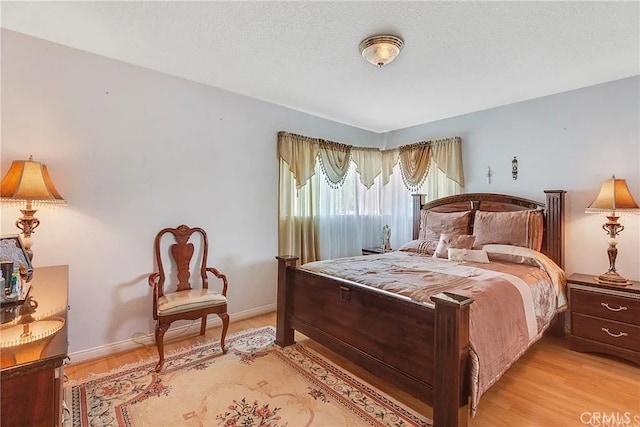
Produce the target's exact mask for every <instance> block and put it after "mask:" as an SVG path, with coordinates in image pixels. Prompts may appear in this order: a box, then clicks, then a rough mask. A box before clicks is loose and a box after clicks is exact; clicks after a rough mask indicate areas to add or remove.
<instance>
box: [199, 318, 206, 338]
mask: <svg viewBox="0 0 640 427" xmlns="http://www.w3.org/2000/svg"><path fill="white" fill-rule="evenodd" d="M206 330H207V315H206V314H205V315H204V316H202V322H200V335H204V332H205V331H206Z"/></svg>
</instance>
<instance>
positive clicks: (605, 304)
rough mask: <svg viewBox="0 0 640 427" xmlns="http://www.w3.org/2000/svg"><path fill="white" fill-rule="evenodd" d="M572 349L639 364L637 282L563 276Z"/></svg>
mask: <svg viewBox="0 0 640 427" xmlns="http://www.w3.org/2000/svg"><path fill="white" fill-rule="evenodd" d="M567 286H568V288H569V310H570V314H571V334H570V336H569V340H570V341H569V342H570V347H571V349H572V350H576V351H583V352H596V353H606V354H610V355H614V356H618V357H621V358H624V359H627V360H629V361H631V362H634V363H637V364H639V365H640V282H635V281H631V282H630V284H629V285H628V286H625V287H620V286H617V285H611V284H606V283H601V282H599V281H598V280H597V279H596V278H595V277H593V276H592V275H588V274H573V275H571V276H570V277H569V278H568V279H567Z"/></svg>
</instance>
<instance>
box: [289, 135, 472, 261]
mask: <svg viewBox="0 0 640 427" xmlns="http://www.w3.org/2000/svg"><path fill="white" fill-rule="evenodd" d="M278 155H279V188H278V200H279V205H278V253H279V254H280V255H296V256H299V257H300V262H301V263H306V262H311V261H315V260H317V259H318V254H319V248H318V235H319V233H318V222H319V221H318V211H319V209H318V197H317V194H316V193H317V192H318V187H317V186H318V184H319V179H321V178H320V177H318V176H314V175H315V164H316V159H319V161H320V164H321V166H322V171H323V175H324V178H325V179H326V180H327V182H328V183H329V185H330V186H332V187H334V188H338V187H340V186H341V185H342V184H343V182H344V179H345V177H346V174H347V172H348V170H349V164H350V161H351V160H353V162H354V163H355V164H356V171H357V172H358V174H359V176H360V182H361V183H362V184H363V185H364V186H365V187H366V188H371V186H372V185H373V183H374V181H375V179H376V177H377V176H378V175H380V179H381V180H382V184H383V185H386V184H388V183H389V180H390V177H391V173H392V170H393V168H394V167H395V165H396V164H397V163H398V162H400V170H401V174H402V179H403V181H404V183H405V186H406V187H407V188H408V189H409V190H410V191H416V190H417V189H418V188H419V187H420V186H421V184H422V183H423V182H424V181H425V178H426V176H427V175H428V172H429V166H430V164H431V162H432V161H433V162H434V163H435V164H436V165H437V167H438V169H440V170H442V171H443V173H444V174H446V176H447V177H448V178H449V179H451V180H453V181H455V182H456V183H457V184H459V185H460V186H464V175H463V171H462V150H461V140H460V138H458V137H456V138H448V139H443V140H438V141H423V142H419V143H416V144H410V145H405V146H402V147H400V148H394V149H391V150H383V151H381V150H379V149H377V148H366V147H353V146H350V145H345V144H340V143H337V142H331V141H324V140H320V139H317V138H309V137H306V136H302V135H296V134H293V133H289V132H278Z"/></svg>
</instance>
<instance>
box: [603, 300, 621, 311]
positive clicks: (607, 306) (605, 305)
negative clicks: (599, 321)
mask: <svg viewBox="0 0 640 427" xmlns="http://www.w3.org/2000/svg"><path fill="white" fill-rule="evenodd" d="M600 305H601V306H603V307H604V308H606V309H607V310H611V311H622V310H626V309H627V307H625V306H624V305H620V306H618V308H612V307H609V304H607V303H606V302H601V303H600Z"/></svg>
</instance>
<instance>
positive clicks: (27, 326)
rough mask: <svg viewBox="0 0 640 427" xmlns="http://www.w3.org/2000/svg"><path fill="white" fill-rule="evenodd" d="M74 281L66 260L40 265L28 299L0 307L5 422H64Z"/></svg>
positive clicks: (0, 351)
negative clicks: (61, 263) (70, 291)
mask: <svg viewBox="0 0 640 427" xmlns="http://www.w3.org/2000/svg"><path fill="white" fill-rule="evenodd" d="M68 281H69V271H68V266H66V265H64V266H54V267H41V268H36V269H34V272H33V278H32V280H31V290H30V292H29V296H28V298H27V300H26V301H25V302H24V303H23V304H20V305H13V306H3V307H2V309H0V314H1V317H2V324H1V325H0V356H1V357H0V359H1V364H0V366H1V371H0V373H1V378H0V382H1V388H2V390H1V392H2V394H1V398H2V412H1V414H2V415H1V416H2V418H1V423H2V425H3V426H5V425H6V426H34V427H35V426H43V427H44V426H46V427H51V426H60V425H61V418H62V404H63V402H62V380H63V372H62V366H63V362H64V359H65V358H66V357H67V348H68V345H67V304H68V302H67V292H68Z"/></svg>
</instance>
